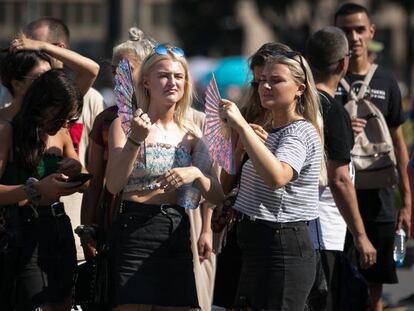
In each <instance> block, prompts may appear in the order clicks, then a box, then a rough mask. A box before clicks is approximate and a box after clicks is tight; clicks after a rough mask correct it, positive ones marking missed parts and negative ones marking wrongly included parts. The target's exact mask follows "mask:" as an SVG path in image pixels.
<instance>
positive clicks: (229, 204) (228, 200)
mask: <svg viewBox="0 0 414 311" xmlns="http://www.w3.org/2000/svg"><path fill="white" fill-rule="evenodd" d="M238 192H239V189H238V188H234V189H233V190H232V191H230V192H229V193H228V194H227V195H226V197H225V198H224V201H223V203H222V204H221V205H218V206H217V207H216V208H215V209H214V210H213V215H212V218H211V229H212V230H213V232H214V233H220V232H222V231H223V230H224V229H226V231H229V230H231V228H232V227H233V224H234V222H235V221H236V219H237V211H236V210H234V209H233V206H234V203H236V199H237V194H238Z"/></svg>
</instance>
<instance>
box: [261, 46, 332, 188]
mask: <svg viewBox="0 0 414 311" xmlns="http://www.w3.org/2000/svg"><path fill="white" fill-rule="evenodd" d="M266 64H269V65H271V64H283V65H286V66H287V67H288V68H289V70H290V72H291V74H292V77H293V80H294V81H295V82H296V83H297V84H298V85H300V84H304V85H305V90H304V92H303V94H302V96H300V97H297V98H296V107H295V112H296V113H297V114H299V115H300V116H302V117H304V118H305V119H306V120H307V121H308V122H310V123H311V124H312V125H313V126H314V127H315V129H316V131H317V133H318V135H319V138H320V142H321V149H322V162H321V173H320V177H319V183H320V184H321V185H326V184H327V180H328V179H327V169H326V157H325V152H324V134H323V118H322V114H321V105H320V101H319V94H318V90H317V89H316V85H315V81H314V79H313V75H312V71H311V69H310V67H309V64H308V62H307V61H306V59H305V58H304V57H303V56H302V55H300V53H298V52H295V51H287V52H280V53H276V54H274V55H273V56H271V57H269V58H268V60H267V63H266Z"/></svg>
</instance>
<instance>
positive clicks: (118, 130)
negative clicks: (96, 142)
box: [106, 118, 141, 194]
mask: <svg viewBox="0 0 414 311" xmlns="http://www.w3.org/2000/svg"><path fill="white" fill-rule="evenodd" d="M108 148H109V155H108V166H107V169H106V186H107V188H108V190H109V192H111V193H112V194H117V193H118V192H120V191H121V190H122V189H123V188H124V187H125V185H126V184H127V182H128V177H129V176H130V175H131V173H132V170H133V168H134V163H135V160H136V158H137V157H138V153H139V149H140V148H141V146H138V145H137V144H135V143H134V142H133V140H131V139H127V138H126V136H125V134H124V132H123V130H122V127H121V120H120V119H119V118H116V119H115V120H114V121H113V122H112V124H111V127H110V128H109V139H108Z"/></svg>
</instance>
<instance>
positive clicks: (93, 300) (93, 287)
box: [73, 252, 110, 311]
mask: <svg viewBox="0 0 414 311" xmlns="http://www.w3.org/2000/svg"><path fill="white" fill-rule="evenodd" d="M108 272H109V265H108V257H107V254H106V253H105V252H103V253H100V254H99V255H97V256H95V257H94V258H93V259H91V260H89V261H86V262H84V263H82V264H80V265H79V266H78V270H77V273H76V278H75V288H74V297H73V298H74V305H75V306H76V305H80V306H81V307H82V310H84V311H89V310H91V311H95V310H96V311H98V310H110V306H109V300H108V293H109V273H108ZM75 310H76V309H75Z"/></svg>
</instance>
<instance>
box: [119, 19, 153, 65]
mask: <svg viewBox="0 0 414 311" xmlns="http://www.w3.org/2000/svg"><path fill="white" fill-rule="evenodd" d="M128 33H129V40H127V41H125V42H122V43H120V44H118V45H117V46H115V47H114V48H113V50H112V61H113V62H114V63H116V64H117V63H118V62H119V61H120V59H119V58H120V56H121V54H123V53H128V54H130V55H131V56H132V57H133V59H134V60H135V61H137V62H138V63H141V62H142V61H143V59H144V58H145V57H147V55H149V54H151V53H152V51H153V49H154V46H155V45H156V44H157V41H155V40H154V39H153V38H151V37H150V36H147V35H146V34H144V32H143V31H142V30H141V29H139V28H137V27H131V28H129V31H128Z"/></svg>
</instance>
